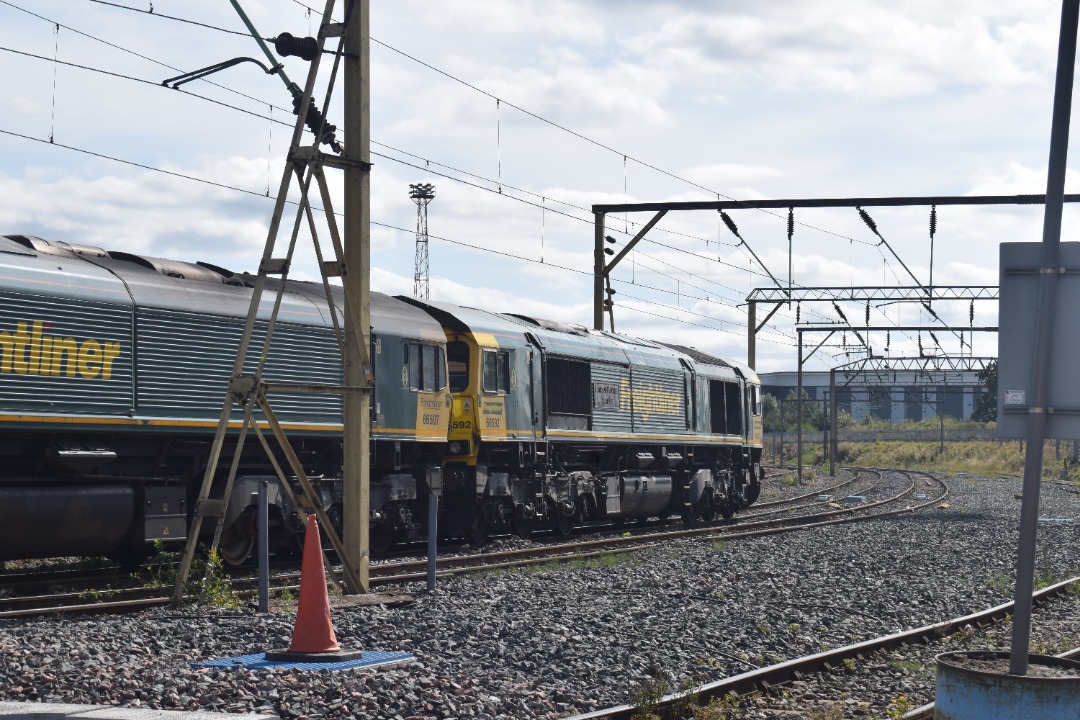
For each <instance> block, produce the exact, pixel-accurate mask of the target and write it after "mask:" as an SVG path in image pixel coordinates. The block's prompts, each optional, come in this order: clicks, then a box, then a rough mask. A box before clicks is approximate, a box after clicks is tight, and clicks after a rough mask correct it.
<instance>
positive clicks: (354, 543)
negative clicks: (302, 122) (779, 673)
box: [342, 0, 371, 592]
mask: <svg viewBox="0 0 1080 720" xmlns="http://www.w3.org/2000/svg"><path fill="white" fill-rule="evenodd" d="M346 7H347V8H351V10H350V11H349V14H350V15H351V17H346V20H345V22H346V27H345V60H344V63H345V93H344V96H345V101H344V105H345V107H344V129H345V153H344V154H345V156H346V158H347V159H349V160H352V161H355V162H352V163H349V164H348V165H347V166H346V168H345V208H344V209H345V230H344V233H343V237H342V244H343V245H344V253H345V258H344V259H345V267H346V272H347V273H348V274H349V275H350V276H352V278H354V279H355V282H352V283H349V282H345V283H343V285H344V287H345V292H346V302H345V385H346V386H351V387H363V388H365V389H368V390H369V389H370V383H369V382H368V375H367V368H365V367H364V359H363V356H362V355H361V354H360V351H359V349H360V348H361V347H363V348H369V347H371V227H370V224H369V220H370V212H371V206H370V202H371V195H370V193H371V165H370V163H371V154H370V150H371V148H370V143H371V135H370V126H371V123H370V122H369V118H370V115H371V95H370V83H369V82H368V77H369V75H368V72H369V52H370V47H371V46H370V39H369V32H370V28H369V25H368V18H369V14H368V0H354V1H353V2H348V3H347V4H346ZM352 293H356V295H357V296H358V297H348V295H351V294H352ZM343 406H344V421H345V423H344V425H345V429H344V433H345V435H344V463H343V464H344V467H343V473H344V476H345V477H344V484H343V488H342V492H343V495H344V497H343V505H344V512H343V518H344V524H345V538H344V546H345V552H346V555H347V556H348V558H347V559H346V558H342V560H343V561H345V562H349V563H350V564H352V566H353V568H354V569H355V570H356V573H357V576H358V579H359V582H360V586H361V588H362V589H363V591H364V592H367V590H368V589H369V582H368V572H369V548H370V540H369V538H368V532H369V526H370V520H371V518H370V515H371V512H370V502H371V501H370V495H369V493H370V485H369V483H370V479H371V475H370V468H371V462H370V459H371V440H370V438H371V394H370V392H347V393H345V396H344V399H343Z"/></svg>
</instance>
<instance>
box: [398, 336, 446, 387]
mask: <svg viewBox="0 0 1080 720" xmlns="http://www.w3.org/2000/svg"><path fill="white" fill-rule="evenodd" d="M405 355H406V361H407V363H408V366H409V389H410V390H416V391H417V392H436V391H439V390H444V389H445V388H446V371H445V368H446V361H445V355H444V354H443V349H442V348H441V347H437V346H435V345H422V344H420V343H409V344H408V345H406V346H405Z"/></svg>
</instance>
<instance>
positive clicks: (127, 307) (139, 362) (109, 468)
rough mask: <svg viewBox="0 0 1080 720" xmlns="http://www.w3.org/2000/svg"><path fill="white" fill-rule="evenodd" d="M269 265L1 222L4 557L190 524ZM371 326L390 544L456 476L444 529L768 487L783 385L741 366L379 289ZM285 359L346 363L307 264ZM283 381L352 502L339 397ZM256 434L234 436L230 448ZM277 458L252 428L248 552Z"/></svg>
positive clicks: (241, 537) (644, 514) (292, 522)
mask: <svg viewBox="0 0 1080 720" xmlns="http://www.w3.org/2000/svg"><path fill="white" fill-rule="evenodd" d="M253 283H254V278H252V277H251V276H248V275H246V274H237V273H232V272H230V271H228V270H225V269H223V268H220V267H216V266H214V265H210V264H208V263H197V264H192V263H184V262H177V261H172V260H164V259H161V258H153V257H145V256H137V255H132V254H128V253H122V252H115V251H108V252H107V251H105V250H103V249H101V248H97V247H91V246H82V245H73V244H69V243H63V242H56V241H48V240H44V239H42V238H38V237H34V236H27V235H7V236H2V237H0V453H2V456H3V458H4V461H5V462H4V464H3V466H2V467H0V528H2V530H0V537H2V541H0V560H14V559H24V558H40V557H56V556H72V555H78V556H83V555H104V556H109V557H112V558H114V559H117V560H120V561H122V562H129V563H134V562H137V561H138V560H139V559H140V558H143V557H145V555H146V553H147V552H148V548H149V546H150V544H151V543H152V542H153V541H155V540H160V541H165V542H170V541H182V540H184V539H185V538H186V535H187V528H188V527H189V524H190V520H191V515H192V510H193V504H194V498H195V496H196V494H197V492H198V489H199V484H200V482H201V479H202V476H203V474H204V472H205V468H206V464H207V461H208V457H209V455H210V446H211V442H212V438H213V433H214V429H215V428H216V426H217V422H218V420H217V419H218V416H219V414H220V411H221V406H222V402H223V401H224V398H225V392H226V387H227V385H228V380H229V376H230V374H231V372H232V366H233V362H234V359H235V352H236V347H237V344H238V341H239V339H240V337H241V334H242V332H243V327H244V319H245V317H246V315H247V311H248V307H249V304H250V299H251V292H252V290H251V288H252V286H253ZM268 287H269V289H270V290H271V291H274V290H276V287H274V281H271V282H270V283H269V285H268ZM271 302H272V298H268V299H267V300H266V302H265V307H263V308H260V318H259V321H258V322H257V323H256V330H255V332H256V342H255V343H254V344H253V346H254V347H260V346H261V342H259V335H260V334H261V333H265V330H266V320H267V318H268V317H269V314H270V311H271ZM342 303H343V298H342V297H341V296H340V294H338V295H337V296H336V297H335V304H337V305H338V309H339V311H340V309H341V305H342ZM371 324H372V332H371V343H372V348H371V350H372V353H371V357H372V358H373V362H374V374H375V389H374V396H373V402H372V408H373V413H372V414H373V417H372V426H371V427H372V431H371V432H372V436H371V443H372V452H371V457H372V467H371V544H372V547H373V549H375V550H376V551H378V550H385V549H387V548H388V547H389V546H391V545H392V544H393V543H395V542H399V541H409V540H417V539H420V538H422V537H423V536H425V535H426V532H427V528H426V527H425V525H426V521H427V514H426V512H424V510H423V509H424V508H426V507H427V502H428V496H429V487H432V486H437V484H438V483H437V482H436V480H437V479H441V480H442V486H443V491H442V492H443V496H442V502H441V504H440V508H441V512H440V519H439V533H440V535H442V536H445V537H457V536H462V535H464V536H466V537H468V538H469V539H470V540H471V541H473V542H484V541H486V540H487V538H488V537H489V535H490V533H492V532H507V531H511V532H516V533H518V534H519V535H521V536H523V537H524V536H528V535H529V534H530V533H532V532H533V531H534V530H537V529H549V530H554V531H556V532H561V533H567V532H570V530H571V529H573V528H574V527H576V526H579V525H584V524H588V523H590V522H592V521H597V520H605V519H607V520H615V521H624V520H626V519H638V518H648V517H667V516H670V515H681V516H682V517H683V518H684V519H686V520H693V519H695V518H700V519H706V520H708V519H711V518H713V517H714V516H716V515H718V514H719V515H722V516H724V517H731V515H732V513H734V512H735V511H736V510H738V509H741V508H744V507H747V506H748V505H749V504H751V503H752V502H754V500H755V499H756V498H757V495H758V492H759V490H760V481H761V477H762V470H761V465H760V462H761V447H762V444H761V439H762V435H761V416H760V394H759V392H760V387H759V384H758V380H757V377H756V375H754V373H753V371H751V370H750V369H749V368H747V367H745V366H743V365H741V364H739V363H737V362H733V361H730V360H723V359H720V358H717V357H713V356H711V355H707V354H704V353H701V352H698V351H696V350H692V349H689V348H683V347H679V346H674V345H665V344H661V343H657V342H650V341H645V340H637V339H633V338H628V337H626V336H622V335H615V334H612V333H605V332H601V331H595V330H588V329H585V328H583V327H581V326H578V325H572V324H565V323H557V322H551V321H546V320H540V319H536V318H530V317H525V316H521V315H508V314H498V313H493V312H486V311H482V310H477V309H473V308H465V307H458V306H452V305H447V304H442V303H434V302H430V303H429V302H424V301H419V300H415V299H412V298H403V297H399V298H395V297H390V296H387V295H383V294H380V293H372V297H371ZM250 364H251V366H252V367H254V359H252V361H251V363H250ZM265 377H266V379H267V380H268V381H277V382H289V383H294V382H307V383H321V384H329V385H338V384H340V383H341V364H340V358H339V354H338V346H337V343H336V341H335V338H334V333H333V327H332V323H331V319H330V315H329V312H328V309H327V307H326V299H325V294H324V291H323V288H322V285H321V284H315V283H307V282H299V281H287V283H286V287H285V292H284V294H283V301H282V307H281V311H280V314H279V317H278V321H277V325H276V326H275V330H274V339H273V343H272V344H271V350H270V353H269V356H268V358H267V363H266V366H265ZM270 400H271V403H272V404H273V406H274V408H275V413H276V414H277V416H278V419H279V420H280V421H281V422H282V424H283V426H284V427H285V429H286V431H287V433H288V435H289V437H290V440H291V441H292V443H293V445H294V447H296V449H297V453H298V455H299V456H300V459H301V462H302V463H303V464H304V467H305V472H306V473H307V474H308V475H309V477H311V478H312V480H313V482H314V485H315V487H316V491H317V492H318V493H319V495H320V501H321V502H322V503H323V505H324V506H325V507H327V508H328V509H329V511H330V514H331V517H334V518H340V517H342V513H341V502H342V483H341V463H342V447H341V446H342V442H341V434H342V424H341V401H340V398H338V397H336V396H332V395H324V394H310V395H305V394H300V395H296V394H290V395H282V396H280V397H274V396H271V397H270ZM257 417H258V416H257ZM234 451H235V434H233V435H230V436H229V438H228V440H227V443H226V447H225V448H224V453H223V457H224V460H223V461H222V462H221V463H220V466H221V467H222V468H227V467H228V466H229V464H230V462H231V461H232V455H233V454H234ZM221 474H222V475H224V470H222V471H221ZM268 476H273V469H272V466H271V464H270V463H269V461H268V460H267V458H266V457H265V455H264V454H263V451H262V449H261V447H260V446H259V445H258V444H257V443H250V442H249V443H246V444H245V447H244V449H243V452H242V456H241V457H240V459H239V474H238V478H237V482H236V483H235V484H234V487H233V494H232V497H231V498H230V501H229V503H228V507H229V510H228V514H227V516H226V529H225V533H224V535H223V537H222V555H223V557H225V559H226V560H227V561H229V562H232V563H240V562H243V561H244V560H245V559H246V558H247V557H248V555H249V554H250V551H251V547H252V543H253V538H254V525H253V517H254V512H253V511H254V508H253V503H252V496H251V492H252V490H253V488H254V487H255V484H256V483H257V482H259V481H260V480H261V479H262V478H265V477H268ZM271 488H273V489H272V491H271V508H272V513H271V517H272V524H273V526H272V535H273V537H274V538H276V539H277V540H278V542H279V543H280V544H281V545H282V546H287V545H288V544H289V543H290V542H291V540H292V538H294V536H295V534H296V533H297V532H298V531H299V529H300V524H299V520H298V514H297V510H296V508H293V507H290V506H289V504H288V501H287V500H286V494H285V493H283V492H281V491H280V489H279V488H276V483H271Z"/></svg>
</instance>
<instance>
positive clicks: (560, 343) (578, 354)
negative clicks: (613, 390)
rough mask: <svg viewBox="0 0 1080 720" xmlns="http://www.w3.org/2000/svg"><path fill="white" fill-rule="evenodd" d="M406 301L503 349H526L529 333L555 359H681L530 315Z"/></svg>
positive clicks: (667, 363)
mask: <svg viewBox="0 0 1080 720" xmlns="http://www.w3.org/2000/svg"><path fill="white" fill-rule="evenodd" d="M401 299H402V300H404V301H406V302H409V303H412V304H415V305H417V306H418V307H423V308H426V309H427V310H428V311H429V312H431V313H432V315H434V316H435V317H436V318H438V320H439V321H440V322H441V323H442V324H443V325H444V326H446V327H447V328H449V329H451V330H454V331H457V332H473V333H480V334H486V335H491V336H492V337H493V338H494V339H495V341H496V342H497V343H499V344H500V346H502V345H508V344H515V345H523V344H525V343H526V342H527V340H526V333H528V334H529V335H531V336H532V337H534V338H535V339H536V341H537V342H538V343H539V344H540V345H541V346H542V347H543V348H544V350H545V352H548V353H551V354H554V355H565V356H567V357H574V358H581V359H586V360H597V361H602V362H611V363H617V364H620V365H625V364H627V363H631V364H634V365H651V366H654V367H678V365H679V356H678V354H677V353H676V352H674V351H673V350H672V349H671V348H667V347H664V346H663V345H660V344H659V343H655V342H652V341H649V340H641V339H639V338H632V337H628V336H626V335H616V334H614V333H609V332H605V331H603V330H590V329H589V328H586V327H584V326H582V325H577V324H574V323H563V322H557V321H553V320H542V319H538V318H534V317H531V316H528V315H519V314H509V313H508V314H503V313H495V312H490V311H487V310H479V309H477V308H471V307H463V306H459V305H451V304H449V303H441V302H433V301H425V300H417V299H415V298H406V297H402V298H401Z"/></svg>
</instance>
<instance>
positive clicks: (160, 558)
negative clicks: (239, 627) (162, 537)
mask: <svg viewBox="0 0 1080 720" xmlns="http://www.w3.org/2000/svg"><path fill="white" fill-rule="evenodd" d="M154 548H155V550H156V551H157V552H156V554H155V555H154V557H152V558H151V559H150V560H149V561H148V562H147V568H148V572H149V577H148V579H146V581H145V582H144V584H143V587H147V588H153V589H158V590H162V589H169V588H172V587H175V586H176V580H177V572H178V570H179V567H180V563H179V559H180V553H179V552H172V551H167V550H165V548H164V545H163V544H162V543H160V542H158V541H155V542H154ZM133 577H137V578H138V577H140V576H139V575H137V574H136V575H134V576H133ZM183 597H184V599H186V600H187V601H188V602H195V601H196V600H198V601H199V602H204V603H206V604H207V605H212V606H214V607H221V608H228V609H233V610H235V609H239V608H240V607H241V602H240V595H239V594H238V593H237V592H236V591H235V590H233V587H232V582H231V581H230V579H229V576H228V575H226V574H225V570H224V565H223V564H222V561H221V556H220V555H218V553H217V550H212V551H210V552H209V553H207V552H206V547H205V546H203V545H200V546H199V547H198V548H196V552H195V556H194V558H192V562H191V569H190V570H189V571H188V575H187V580H186V581H185V583H184V594H183Z"/></svg>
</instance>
